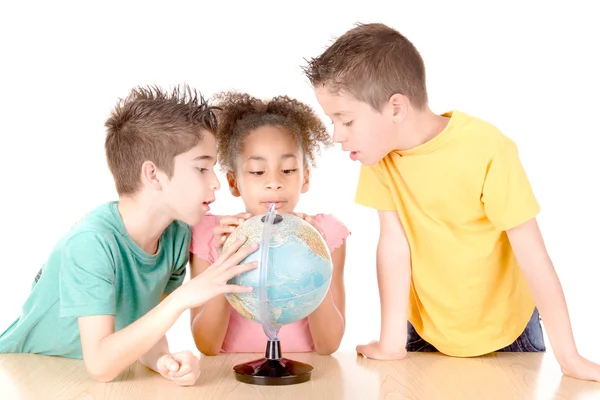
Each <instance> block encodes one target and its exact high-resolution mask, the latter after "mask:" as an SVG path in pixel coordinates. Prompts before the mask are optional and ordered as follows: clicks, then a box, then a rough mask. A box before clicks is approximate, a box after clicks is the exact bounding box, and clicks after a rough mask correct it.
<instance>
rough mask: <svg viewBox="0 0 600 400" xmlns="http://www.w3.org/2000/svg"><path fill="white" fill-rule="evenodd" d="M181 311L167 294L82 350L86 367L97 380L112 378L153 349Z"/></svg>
mask: <svg viewBox="0 0 600 400" xmlns="http://www.w3.org/2000/svg"><path fill="white" fill-rule="evenodd" d="M183 310H184V308H183V307H182V306H181V305H180V304H179V302H178V300H177V297H176V296H169V297H167V298H166V299H165V300H164V301H162V302H161V303H159V304H158V305H157V306H156V307H155V308H154V309H152V310H151V311H149V312H148V313H147V314H146V315H144V316H143V317H142V318H140V319H138V320H137V321H135V322H134V323H132V324H131V325H129V326H127V327H125V328H123V329H121V330H119V331H117V332H115V333H113V334H110V335H108V336H106V337H105V338H103V339H102V340H100V341H99V343H98V344H97V345H95V346H94V348H91V349H84V354H85V355H86V356H85V363H86V366H87V367H88V370H89V371H90V373H91V374H92V375H93V376H94V377H95V378H96V379H98V380H102V381H111V380H113V379H114V378H115V377H117V376H118V375H119V374H120V373H121V372H122V371H123V370H124V369H125V368H127V367H128V366H130V365H131V364H133V363H134V362H135V361H137V360H138V359H140V358H141V357H143V356H144V355H145V354H146V353H147V352H148V351H152V350H153V348H154V347H155V346H156V345H157V343H159V341H160V340H161V339H162V338H164V336H165V334H166V332H167V330H168V329H169V328H170V327H171V326H173V324H174V323H175V322H176V321H177V318H179V316H180V315H181V314H182V312H183ZM165 344H166V340H165ZM160 350H161V347H160V346H159V347H157V348H156V351H157V352H158V351H160Z"/></svg>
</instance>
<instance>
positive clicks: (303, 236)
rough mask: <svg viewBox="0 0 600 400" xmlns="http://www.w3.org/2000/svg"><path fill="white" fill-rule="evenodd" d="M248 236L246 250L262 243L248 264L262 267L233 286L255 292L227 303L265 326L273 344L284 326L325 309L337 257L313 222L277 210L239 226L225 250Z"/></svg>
mask: <svg viewBox="0 0 600 400" xmlns="http://www.w3.org/2000/svg"><path fill="white" fill-rule="evenodd" d="M242 235H243V236H245V237H246V238H247V240H246V242H245V243H244V244H243V245H242V248H243V247H245V246H249V245H251V244H253V243H256V242H259V243H260V247H259V249H258V250H257V251H255V252H254V253H253V254H251V255H249V256H248V257H246V258H245V259H244V260H243V261H242V263H247V262H251V261H258V262H259V266H258V268H256V269H253V270H251V271H248V272H244V273H242V274H240V275H238V276H236V277H234V278H232V279H231V280H230V281H229V283H231V284H235V285H242V286H252V287H253V288H254V290H253V291H252V292H250V293H229V294H226V298H227V300H228V301H229V304H231V306H232V307H233V308H234V309H235V310H236V311H237V312H239V313H240V314H241V315H243V316H244V317H246V318H248V319H251V320H252V321H255V322H258V323H261V324H262V325H263V329H264V331H265V334H266V335H267V336H268V337H269V339H274V338H276V335H277V332H278V331H279V328H280V327H281V326H282V325H285V324H290V323H292V322H296V321H299V320H301V319H303V318H305V317H307V316H308V315H309V314H311V313H312V312H313V311H314V310H315V309H316V308H317V307H318V306H319V305H320V304H321V302H322V301H323V299H324V298H325V295H326V294H327V291H328V289H329V286H330V284H331V278H332V273H333V263H332V260H331V254H330V252H329V248H328V247H327V243H326V242H325V240H324V238H323V237H322V236H321V234H319V232H318V231H317V230H316V229H315V228H314V227H313V226H312V225H311V224H310V223H308V222H306V221H305V220H303V219H302V218H299V217H297V216H295V215H293V214H277V213H275V212H274V210H273V207H272V208H271V210H270V212H269V213H267V214H264V215H257V216H254V217H252V218H250V219H248V220H246V221H245V222H244V223H242V224H241V225H239V226H238V227H237V229H236V230H235V231H234V232H232V233H231V234H230V235H229V238H228V239H227V241H226V242H225V244H224V245H223V249H224V250H225V249H227V247H229V246H230V245H231V244H232V243H233V242H234V241H236V240H237V239H238V238H239V237H240V236H242Z"/></svg>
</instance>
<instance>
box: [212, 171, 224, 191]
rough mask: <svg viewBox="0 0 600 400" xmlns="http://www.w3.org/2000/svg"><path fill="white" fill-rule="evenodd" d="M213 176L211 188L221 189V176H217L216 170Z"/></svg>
mask: <svg viewBox="0 0 600 400" xmlns="http://www.w3.org/2000/svg"><path fill="white" fill-rule="evenodd" d="M212 178H213V180H212V183H211V184H210V188H211V189H212V190H214V191H215V192H216V191H217V190H219V189H221V182H219V178H218V177H217V174H215V173H214V172H213V177H212Z"/></svg>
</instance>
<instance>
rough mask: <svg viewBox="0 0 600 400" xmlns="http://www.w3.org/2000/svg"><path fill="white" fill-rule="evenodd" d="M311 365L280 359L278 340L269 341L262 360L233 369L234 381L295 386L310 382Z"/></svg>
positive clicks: (239, 365)
mask: <svg viewBox="0 0 600 400" xmlns="http://www.w3.org/2000/svg"><path fill="white" fill-rule="evenodd" d="M313 369H314V368H313V367H312V365H309V364H305V363H303V362H300V361H294V360H289V359H287V358H283V357H281V344H280V343H279V340H269V342H268V343H267V350H266V352H265V357H264V358H259V359H257V360H253V361H250V362H247V363H244V364H238V365H236V366H235V367H233V371H234V372H235V379H237V380H238V381H240V382H243V383H249V384H251V385H265V386H281V385H295V384H297V383H303V382H307V381H309V380H310V376H311V374H312V371H313Z"/></svg>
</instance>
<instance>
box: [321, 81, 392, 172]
mask: <svg viewBox="0 0 600 400" xmlns="http://www.w3.org/2000/svg"><path fill="white" fill-rule="evenodd" d="M315 94H316V96H317V101H318V102H319V104H320V105H321V107H322V108H323V111H324V112H325V114H327V116H328V117H329V118H330V119H331V121H332V122H333V141H334V142H336V143H341V145H342V150H344V151H348V152H350V158H351V159H352V160H354V161H360V162H361V163H362V164H364V165H373V164H376V163H377V162H379V161H380V160H381V159H383V158H384V157H385V156H386V155H387V154H388V153H389V152H391V151H393V150H394V148H395V138H396V135H397V129H396V126H395V124H394V114H393V108H391V107H390V106H389V105H386V107H384V109H383V110H382V111H381V112H377V111H376V110H374V109H373V108H372V107H371V106H370V105H369V104H367V103H365V102H362V101H359V100H356V99H355V98H354V97H353V96H351V95H349V94H333V93H331V91H330V90H329V89H328V88H327V87H319V88H317V89H315Z"/></svg>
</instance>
